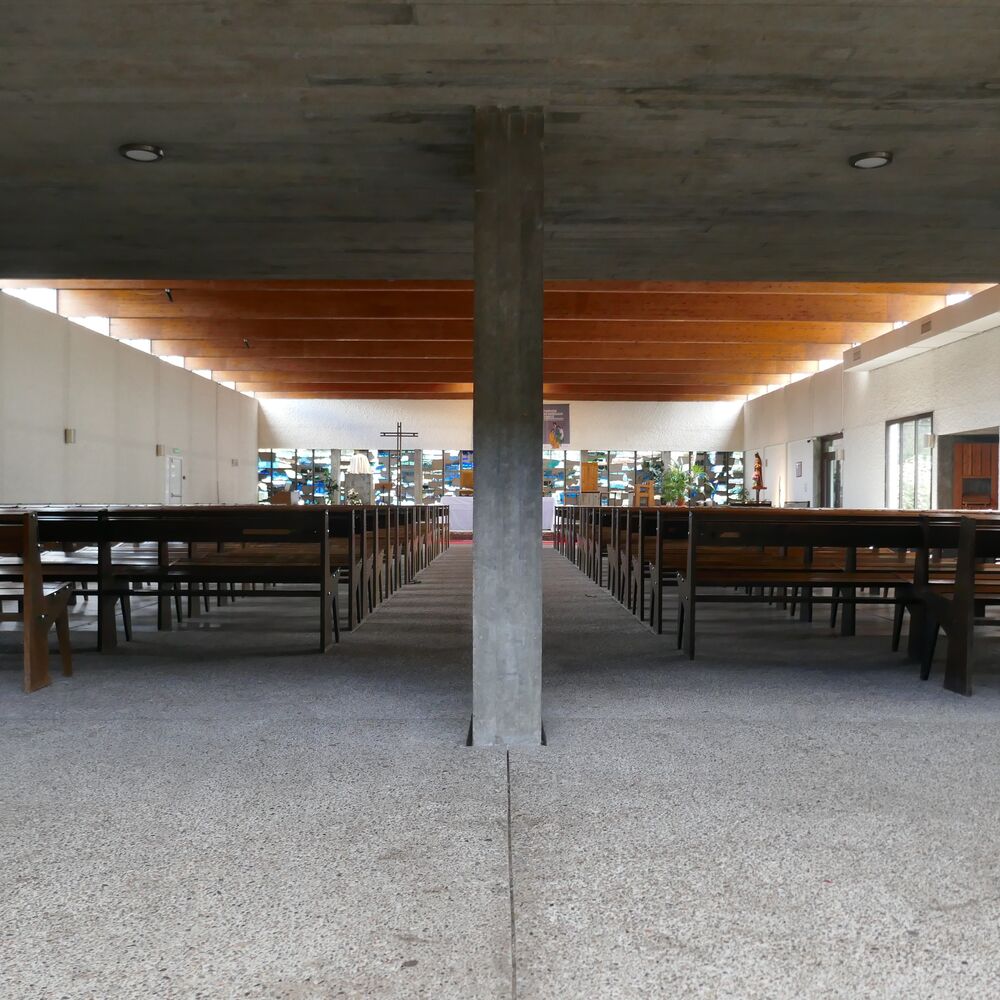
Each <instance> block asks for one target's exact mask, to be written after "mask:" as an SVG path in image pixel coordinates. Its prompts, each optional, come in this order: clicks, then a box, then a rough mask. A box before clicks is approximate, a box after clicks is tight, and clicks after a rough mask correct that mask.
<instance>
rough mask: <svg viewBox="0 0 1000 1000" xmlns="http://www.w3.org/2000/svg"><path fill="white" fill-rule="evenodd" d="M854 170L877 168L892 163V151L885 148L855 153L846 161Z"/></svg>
mask: <svg viewBox="0 0 1000 1000" xmlns="http://www.w3.org/2000/svg"><path fill="white" fill-rule="evenodd" d="M847 162H848V163H849V164H850V165H851V166H852V167H854V169H855V170H877V169H878V168H879V167H887V166H889V164H890V163H892V153H891V152H890V151H889V150H887V149H880V150H875V151H874V152H869V153H855V154H854V155H853V156H852V157H850V158H849V159H848V161H847Z"/></svg>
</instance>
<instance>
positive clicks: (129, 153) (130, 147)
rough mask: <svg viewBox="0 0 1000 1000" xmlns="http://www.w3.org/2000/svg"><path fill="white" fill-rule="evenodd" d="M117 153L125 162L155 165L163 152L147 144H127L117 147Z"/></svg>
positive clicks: (161, 157)
mask: <svg viewBox="0 0 1000 1000" xmlns="http://www.w3.org/2000/svg"><path fill="white" fill-rule="evenodd" d="M118 152H119V153H121V154H122V156H124V157H125V159H126V160H134V161H135V162H136V163H155V162H156V161H157V160H162V159H163V150H162V149H161V148H160V147H159V146H151V145H150V144H149V143H148V142H127V143H125V145H124V146H119V147H118Z"/></svg>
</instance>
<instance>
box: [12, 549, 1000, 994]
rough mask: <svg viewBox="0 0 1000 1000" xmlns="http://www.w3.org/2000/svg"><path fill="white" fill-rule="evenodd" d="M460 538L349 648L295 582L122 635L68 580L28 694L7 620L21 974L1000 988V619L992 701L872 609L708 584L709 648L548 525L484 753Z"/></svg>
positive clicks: (279, 988)
mask: <svg viewBox="0 0 1000 1000" xmlns="http://www.w3.org/2000/svg"><path fill="white" fill-rule="evenodd" d="M471 560H472V550H471V547H470V546H456V547H454V548H452V549H451V550H450V551H449V552H448V553H446V554H445V555H444V556H442V557H441V558H440V559H439V560H438V561H437V562H435V563H434V564H433V565H432V566H431V567H429V568H428V569H427V570H426V571H425V572H424V573H423V574H422V575H421V582H420V583H418V584H414V585H412V586H410V587H407V588H405V589H404V590H402V591H400V592H399V593H398V594H396V595H395V596H394V597H393V598H392V599H391V600H390V601H389V602H387V603H386V604H384V605H383V606H382V607H381V608H380V609H379V610H378V611H377V612H376V613H375V614H374V615H373V616H372V617H371V618H370V619H369V621H368V622H366V623H365V625H363V626H362V627H361V628H360V629H358V630H356V631H355V632H352V633H349V634H345V636H344V641H343V642H342V643H341V644H340V646H338V647H337V648H336V649H335V650H334V651H333V653H332V654H330V655H328V656H320V655H318V654H316V653H314V652H313V651H312V648H313V635H314V630H315V623H314V618H315V615H314V612H313V609H312V608H310V607H309V606H308V605H306V604H305V603H302V604H300V603H299V602H297V601H282V602H280V604H279V607H280V609H281V611H282V619H281V621H280V624H278V625H276V624H275V623H274V622H273V621H272V622H270V623H266V624H265V623H263V622H262V618H261V616H259V615H258V614H257V613H256V608H255V603H256V602H255V601H254V599H252V598H247V599H244V600H241V601H239V602H237V604H235V605H229V606H226V607H223V608H214V609H213V610H212V612H211V613H210V614H209V615H207V616H206V617H204V618H202V619H200V620H197V621H195V622H185V623H184V625H183V626H182V627H181V628H180V629H178V630H176V631H174V632H172V633H158V632H156V630H155V623H154V621H153V618H152V614H151V609H150V608H148V607H147V608H143V607H137V609H136V626H137V627H136V638H135V641H134V642H133V643H130V644H128V645H127V646H126V645H123V646H122V647H121V648H120V649H119V650H118V651H117V652H115V653H114V654H110V655H106V656H102V655H99V654H97V653H96V652H94V651H93V650H92V646H93V633H92V617H91V614H92V612H91V609H86V608H83V607H81V608H80V610H79V612H78V613H77V614H76V616H75V618H76V627H75V630H74V640H75V648H76V650H77V652H76V675H75V676H74V677H73V678H72V679H63V678H61V677H57V678H56V679H55V681H54V683H53V685H52V686H51V687H50V688H47V689H45V690H44V691H42V692H39V693H37V694H35V695H32V696H25V695H22V694H21V693H20V689H19V683H20V676H19V662H18V656H17V653H16V652H15V637H14V636H13V635H11V634H9V633H8V632H6V631H0V837H2V843H3V845H4V846H3V849H2V850H0V900H2V903H0V997H4V998H7V997H11V998H17V1000H21V998H26V1000H27V998H45V1000H48V998H50V997H51V998H57V997H58V998H63V997H65V998H72V1000H77V998H100V1000H105V998H113V1000H117V998H133V997H135V998H140V997H142V998H145V997H165V998H190V997H198V998H229V997H233V998H236V997H253V998H295V1000H312V998H327V997H378V998H383V997H386V998H395V997H400V998H403V997H433V998H452V997H455V998H466V1000H467V998H480V997H484V998H486V997H503V998H509V997H514V996H516V997H517V998H520V1000H528V998H532V1000H534V998H539V1000H541V998H553V1000H555V998H560V1000H561V998H567V997H602V998H603V997H611V998H616V997H629V998H631V997H669V998H686V997H712V998H715V997H720V998H721V997H726V998H757V997H759V998H769V1000H770V998H786V997H787V998H812V997H817V998H820V997H822V998H828V997H838V998H839V997H844V998H857V997H873V998H874V997H878V998H887V997H893V998H895V997H900V998H923V997H926V998H935V1000H937V998H952V997H954V998H967V997H986V998H992V997H996V996H998V995H1000V724H998V723H1000V667H998V652H1000V638H997V637H989V638H984V641H982V642H981V643H980V650H979V653H980V656H979V659H980V670H979V672H978V674H977V677H976V693H975V696H974V697H973V698H971V699H963V698H959V697H957V696H955V695H951V694H949V693H947V692H945V691H944V690H943V689H942V688H941V685H940V680H941V672H940V666H939V667H938V668H937V670H936V671H935V674H934V676H933V677H932V679H931V681H929V682H928V683H921V682H920V681H919V680H918V679H917V678H916V674H915V670H914V668H913V667H912V666H911V665H909V664H908V663H906V662H905V660H904V659H903V658H902V657H901V656H899V655H897V654H893V653H891V652H890V651H889V642H888V633H889V625H890V623H889V622H888V620H887V619H886V618H885V616H884V615H882V614H879V613H876V612H873V611H872V610H870V609H863V610H862V611H861V612H859V620H860V621H859V635H858V636H857V637H856V638H854V639H841V638H839V637H837V636H835V635H833V634H832V633H831V632H830V630H829V629H828V628H827V627H826V626H825V625H823V624H822V623H821V622H820V621H819V619H820V618H821V617H822V615H817V621H816V622H815V623H814V624H812V625H803V624H802V623H800V622H797V621H790V620H789V619H788V617H787V615H785V614H783V613H782V612H780V611H779V610H777V609H771V608H766V607H763V608H758V607H755V608H747V607H724V606H722V607H719V606H716V607H712V608H710V609H709V611H708V612H707V613H706V614H704V615H703V616H702V618H701V619H700V623H699V624H700V633H699V658H698V660H697V661H695V662H694V663H689V662H688V661H687V660H685V659H683V658H682V657H681V656H680V655H679V654H678V653H676V652H675V651H674V649H673V645H674V644H673V641H672V639H671V637H670V636H668V635H664V636H655V635H653V634H652V633H650V632H649V631H648V630H646V629H644V628H643V627H642V626H640V625H638V624H637V623H636V621H635V620H634V619H633V618H632V616H631V615H629V614H628V613H627V612H626V611H625V610H624V609H623V608H621V607H620V606H619V605H618V604H616V603H615V602H614V601H613V600H611V598H610V597H609V596H608V595H607V593H606V592H605V591H603V590H602V589H601V588H599V587H597V586H595V585H594V584H592V583H591V582H589V581H588V580H587V579H586V578H585V577H584V576H583V575H582V574H580V573H579V572H578V571H577V570H576V569H575V568H573V567H572V566H571V565H570V564H569V563H568V562H566V560H565V559H563V558H562V556H560V555H559V554H558V553H556V552H554V551H552V550H547V551H546V552H545V554H544V564H545V599H546V605H545V622H546V626H545V655H544V664H545V667H544V669H545V687H544V699H545V702H544V715H545V725H546V734H547V737H548V741H549V746H548V747H544V748H539V749H531V750H520V749H519V750H513V751H511V752H510V754H509V756H508V755H507V754H505V753H503V752H502V751H495V750H482V749H470V748H467V747H465V745H464V742H465V735H466V731H467V727H468V721H469V710H470V674H471V668H470V653H469V646H470V639H471V629H470V620H469V619H470V612H471V575H472V574H471V568H472V563H471ZM270 606H271V605H269V607H270ZM669 614H672V611H671V612H670V613H669ZM669 614H668V629H669V626H670V618H669ZM942 645H943V644H942Z"/></svg>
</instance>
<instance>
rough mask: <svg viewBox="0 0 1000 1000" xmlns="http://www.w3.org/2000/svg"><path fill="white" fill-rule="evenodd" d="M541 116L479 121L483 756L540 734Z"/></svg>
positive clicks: (477, 670)
mask: <svg viewBox="0 0 1000 1000" xmlns="http://www.w3.org/2000/svg"><path fill="white" fill-rule="evenodd" d="M542 121H543V119H542V113H541V111H540V110H534V109H533V110H522V109H518V108H480V109H478V110H477V111H476V116H475V153H476V156H475V161H476V205H475V209H476V229H475V279H476V298H475V365H474V367H475V376H474V377H475V402H474V408H473V438H474V440H473V446H474V448H475V454H476V486H475V497H476V514H475V522H474V529H475V548H474V557H473V566H474V568H473V602H472V604H473V610H472V633H473V639H472V667H473V671H472V673H473V678H472V712H473V727H472V733H473V741H474V742H475V743H476V744H477V745H482V746H489V745H495V744H501V745H503V744H507V745H511V744H538V743H539V742H540V741H541V729H542V560H541V556H542V550H541V535H540V529H539V525H540V524H541V520H542V491H541V452H542V189H543V185H542V179H543V177H542Z"/></svg>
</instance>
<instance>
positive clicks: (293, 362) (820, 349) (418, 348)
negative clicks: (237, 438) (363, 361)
mask: <svg viewBox="0 0 1000 1000" xmlns="http://www.w3.org/2000/svg"><path fill="white" fill-rule="evenodd" d="M849 346H850V345H848V344H766V345H761V344H600V343H592V342H586V343H583V344H571V343H566V342H556V343H553V344H548V343H547V344H546V345H545V360H546V361H548V362H557V361H567V360H570V361H576V360H579V359H581V358H586V359H589V360H608V361H615V360H618V361H621V360H629V361H636V360H640V359H648V360H650V361H671V360H677V361H696V360H706V361H708V360H712V361H718V362H720V363H721V367H724V368H725V367H728V366H729V365H730V363H735V364H734V367H735V368H739V367H743V364H744V363H745V362H752V363H754V364H756V363H757V362H759V361H775V362H778V361H782V362H783V361H820V360H833V361H839V360H840V359H841V357H842V355H843V352H844V351H845V350H846V349H847V347H849ZM164 353H167V352H164ZM471 355H472V344H471V343H468V344H466V343H458V342H455V341H448V342H444V343H430V342H427V341H423V342H417V343H404V342H386V341H378V342H375V343H361V342H353V341H335V342H331V343H320V342H313V343H312V346H311V347H310V348H309V349H308V350H306V351H304V352H303V356H301V357H295V358H271V359H268V362H267V366H268V367H272V368H274V369H275V370H285V371H296V370H310V369H312V368H314V367H315V360H316V359H320V358H369V359H374V358H381V359H387V360H391V361H395V362H399V363H400V365H402V364H405V362H406V360H408V359H410V358H423V359H428V358H439V359H460V360H469V359H470V358H471ZM186 357H187V359H188V362H189V367H191V368H230V369H244V370H247V369H257V368H260V367H261V362H260V360H259V359H258V358H255V357H254V356H253V351H252V350H250V351H243V352H242V353H240V354H232V355H226V356H219V355H201V354H198V355H186ZM778 370H779V371H784V372H788V371H791V370H792V369H790V368H788V367H786V366H780V367H779V369H778Z"/></svg>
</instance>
